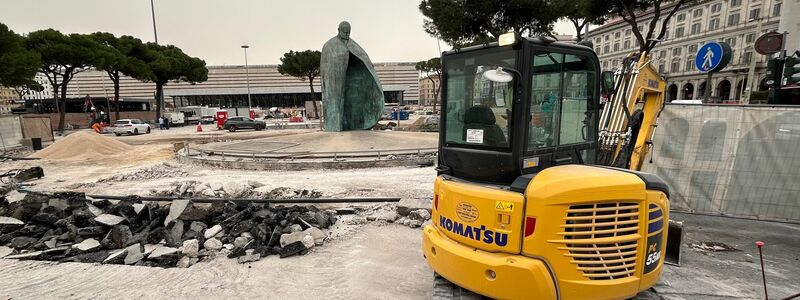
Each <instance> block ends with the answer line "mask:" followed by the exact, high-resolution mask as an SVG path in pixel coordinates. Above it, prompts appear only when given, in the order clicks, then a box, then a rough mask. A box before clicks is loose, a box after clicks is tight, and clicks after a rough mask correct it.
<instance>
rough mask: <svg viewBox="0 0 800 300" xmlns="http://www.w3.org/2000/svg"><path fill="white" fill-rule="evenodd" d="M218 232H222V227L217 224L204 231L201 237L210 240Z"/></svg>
mask: <svg viewBox="0 0 800 300" xmlns="http://www.w3.org/2000/svg"><path fill="white" fill-rule="evenodd" d="M220 231H222V226H220V225H219V224H217V225H214V226H211V228H209V229H206V231H205V232H204V233H203V237H205V238H207V239H210V238H212V237H214V236H215V235H217V233H219V232H220Z"/></svg>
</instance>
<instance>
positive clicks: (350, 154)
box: [191, 148, 439, 159]
mask: <svg viewBox="0 0 800 300" xmlns="http://www.w3.org/2000/svg"><path fill="white" fill-rule="evenodd" d="M191 150H192V151H196V152H199V153H202V154H205V155H208V156H221V157H223V158H224V157H226V156H229V157H248V158H253V159H256V158H262V159H300V158H333V159H337V158H369V157H376V158H378V159H380V158H381V157H384V156H387V155H417V156H422V155H429V154H436V153H437V152H438V151H439V149H438V148H409V149H393V150H361V151H335V152H308V151H304V152H265V153H256V152H250V151H236V150H224V151H219V150H205V149H191Z"/></svg>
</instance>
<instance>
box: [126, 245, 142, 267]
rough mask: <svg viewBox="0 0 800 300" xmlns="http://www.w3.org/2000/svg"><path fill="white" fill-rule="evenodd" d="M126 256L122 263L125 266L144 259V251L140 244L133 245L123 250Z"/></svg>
mask: <svg viewBox="0 0 800 300" xmlns="http://www.w3.org/2000/svg"><path fill="white" fill-rule="evenodd" d="M125 251H126V252H127V254H126V255H125V260H124V263H125V264H126V265H132V264H135V263H137V262H139V261H140V260H142V259H143V258H144V250H143V249H142V245H141V244H138V243H137V244H133V245H130V246H128V248H125Z"/></svg>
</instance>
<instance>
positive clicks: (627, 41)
mask: <svg viewBox="0 0 800 300" xmlns="http://www.w3.org/2000/svg"><path fill="white" fill-rule="evenodd" d="M624 46H625V47H624V48H625V49H626V50H627V49H630V48H631V40H625V45H624Z"/></svg>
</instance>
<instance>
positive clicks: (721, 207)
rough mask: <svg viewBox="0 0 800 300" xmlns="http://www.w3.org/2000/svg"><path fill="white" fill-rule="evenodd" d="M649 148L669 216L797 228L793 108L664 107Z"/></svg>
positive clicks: (799, 160) (798, 130)
mask: <svg viewBox="0 0 800 300" xmlns="http://www.w3.org/2000/svg"><path fill="white" fill-rule="evenodd" d="M654 145H655V146H654V149H653V151H652V163H645V165H644V171H647V172H650V173H655V174H657V175H659V176H660V177H661V178H663V179H664V180H665V181H666V182H667V183H668V184H669V186H670V191H671V200H672V209H673V210H677V211H686V212H694V213H706V214H713V215H726V216H734V217H744V218H754V219H764V220H774V221H783V222H792V223H800V182H798V181H799V180H800V107H791V106H766V105H763V106H761V105H759V106H738V105H675V104H668V105H667V106H666V107H665V109H664V111H663V112H662V114H661V118H660V119H659V128H658V129H657V130H656V134H655V137H654Z"/></svg>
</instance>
